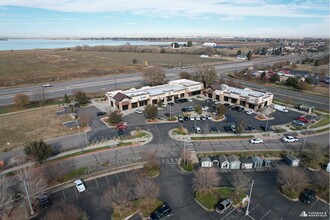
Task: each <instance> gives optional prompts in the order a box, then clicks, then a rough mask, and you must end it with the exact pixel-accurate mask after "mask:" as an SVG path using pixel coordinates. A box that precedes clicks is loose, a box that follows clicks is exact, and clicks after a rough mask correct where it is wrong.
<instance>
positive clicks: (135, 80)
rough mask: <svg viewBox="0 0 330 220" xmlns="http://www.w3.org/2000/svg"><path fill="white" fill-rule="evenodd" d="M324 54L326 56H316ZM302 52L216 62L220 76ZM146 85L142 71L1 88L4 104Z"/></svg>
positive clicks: (321, 102) (303, 97)
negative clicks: (17, 97)
mask: <svg viewBox="0 0 330 220" xmlns="http://www.w3.org/2000/svg"><path fill="white" fill-rule="evenodd" d="M317 56H322V55H315V57H317ZM303 58H304V57H300V56H298V55H295V56H281V57H269V58H263V59H254V60H252V61H246V62H234V63H224V64H216V65H214V66H215V69H216V70H217V71H218V75H219V76H220V75H222V74H224V73H226V72H229V71H235V70H237V71H238V70H242V69H244V68H248V67H251V66H253V65H254V64H257V65H260V64H263V65H272V64H274V63H276V62H279V61H292V62H296V61H297V60H300V59H303ZM186 70H187V71H190V70H193V68H188V69H186ZM180 71H181V69H180V68H174V69H166V78H167V79H168V80H174V79H178V75H179V72H180ZM242 84H243V85H244V86H246V87H250V88H252V89H256V90H263V91H266V90H267V91H269V92H273V93H274V94H275V97H276V98H280V99H281V98H282V99H287V98H288V97H289V98H290V99H291V102H295V103H304V104H309V105H313V106H315V107H317V108H323V109H328V108H329V101H328V98H327V97H322V96H316V95H310V94H305V93H299V92H294V91H290V90H286V89H280V88H271V87H267V88H265V87H264V86H263V85H258V84H254V83H248V82H242ZM142 85H144V81H143V80H142V78H141V73H129V74H122V75H116V76H105V77H94V78H88V79H79V80H73V81H69V82H60V83H54V86H53V87H48V88H43V87H42V85H41V84H40V85H34V86H26V87H18V88H8V89H0V106H4V105H10V104H13V98H14V96H15V94H17V93H25V94H27V95H29V96H30V99H31V100H36V99H38V98H37V97H39V99H40V97H44V98H45V99H52V98H58V97H63V96H64V94H67V95H72V94H73V93H74V91H75V90H83V91H85V92H87V93H98V92H106V91H111V90H114V89H116V88H118V89H119V88H120V89H123V88H132V87H139V86H142Z"/></svg>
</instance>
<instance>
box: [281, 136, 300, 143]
mask: <svg viewBox="0 0 330 220" xmlns="http://www.w3.org/2000/svg"><path fill="white" fill-rule="evenodd" d="M281 140H282V141H283V142H284V143H291V142H297V141H298V138H296V137H293V136H286V137H284V138H282V139H281Z"/></svg>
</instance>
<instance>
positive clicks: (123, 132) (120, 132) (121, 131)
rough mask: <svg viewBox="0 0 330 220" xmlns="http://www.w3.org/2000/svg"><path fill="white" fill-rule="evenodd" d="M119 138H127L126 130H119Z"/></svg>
mask: <svg viewBox="0 0 330 220" xmlns="http://www.w3.org/2000/svg"><path fill="white" fill-rule="evenodd" d="M117 136H118V137H125V136H126V134H125V130H124V129H118V130H117Z"/></svg>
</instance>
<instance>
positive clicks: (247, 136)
mask: <svg viewBox="0 0 330 220" xmlns="http://www.w3.org/2000/svg"><path fill="white" fill-rule="evenodd" d="M237 138H239V139H246V138H253V135H243V136H212V137H209V136H208V137H202V136H200V137H191V138H190V139H191V140H218V139H237Z"/></svg>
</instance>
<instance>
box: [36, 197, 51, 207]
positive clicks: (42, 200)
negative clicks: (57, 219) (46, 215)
mask: <svg viewBox="0 0 330 220" xmlns="http://www.w3.org/2000/svg"><path fill="white" fill-rule="evenodd" d="M38 201H39V206H40V207H41V208H42V209H47V208H49V207H50V206H51V205H52V201H51V200H50V199H49V197H48V195H47V194H42V195H41V196H39V198H38Z"/></svg>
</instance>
